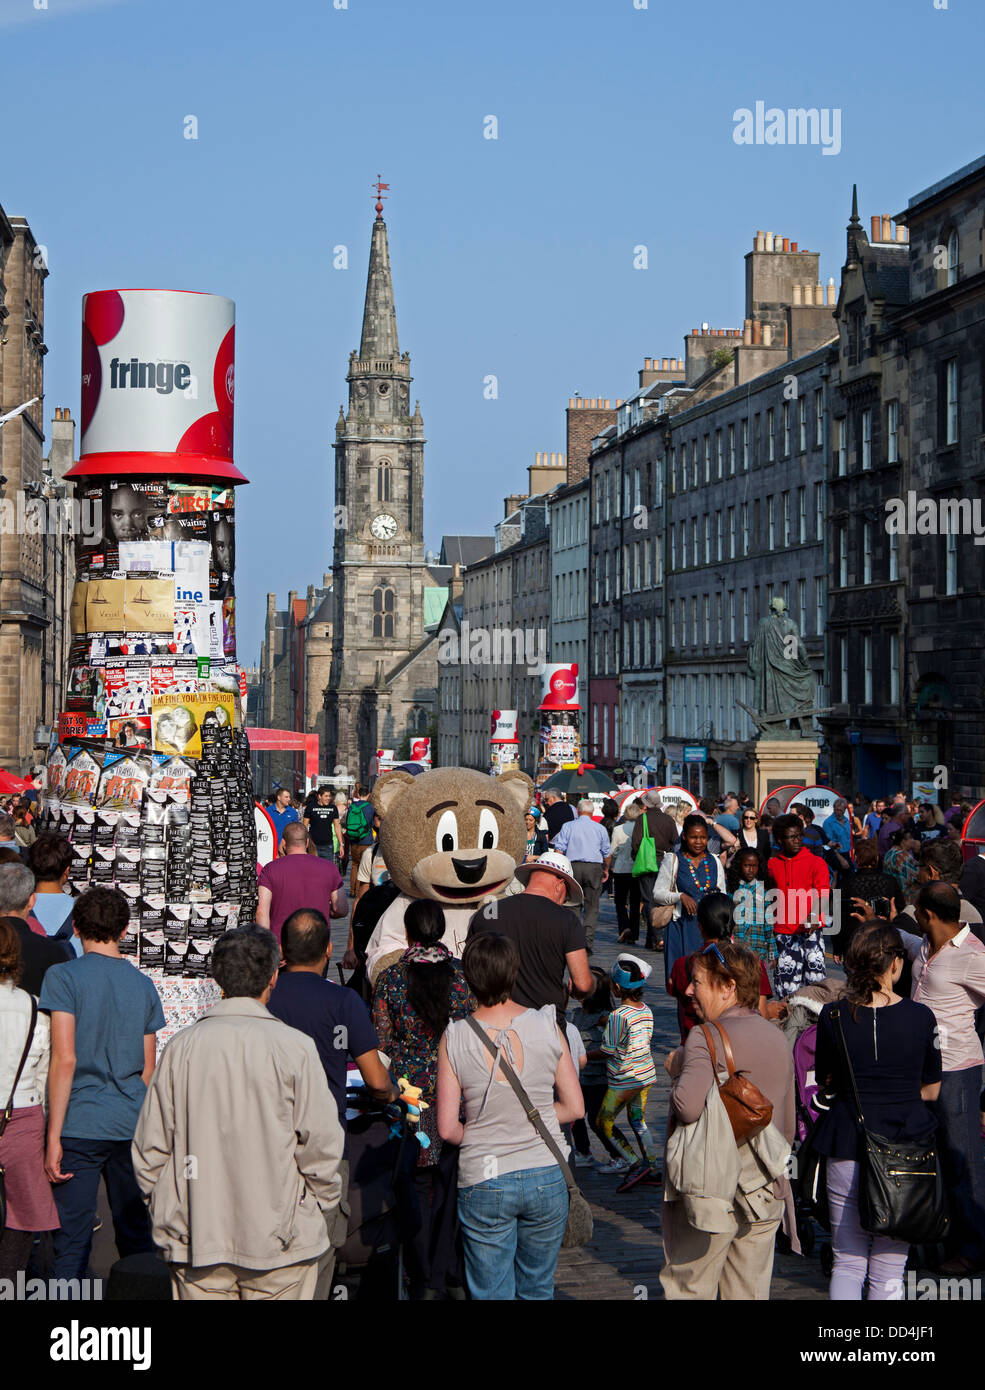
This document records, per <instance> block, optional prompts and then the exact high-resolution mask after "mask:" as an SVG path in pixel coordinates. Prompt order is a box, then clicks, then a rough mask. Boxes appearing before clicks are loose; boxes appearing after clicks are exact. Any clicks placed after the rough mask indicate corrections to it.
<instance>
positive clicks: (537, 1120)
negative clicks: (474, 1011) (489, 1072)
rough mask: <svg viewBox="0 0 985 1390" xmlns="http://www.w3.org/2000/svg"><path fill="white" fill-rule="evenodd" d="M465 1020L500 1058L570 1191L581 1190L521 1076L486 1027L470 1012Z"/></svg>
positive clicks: (519, 1098) (487, 1047)
mask: <svg viewBox="0 0 985 1390" xmlns="http://www.w3.org/2000/svg"><path fill="white" fill-rule="evenodd" d="M465 1022H466V1023H467V1024H468V1025H469V1027H470V1028H471V1029H472V1031H473V1032H474V1033H477V1034H478V1035H479V1037H480V1038H481V1039H482V1041H483V1043H484V1044H485V1046H486V1050H487V1051H488V1052H491V1053H492V1055H493V1057H494V1058H497V1057H498V1058H499V1065H500V1067H501V1068H502V1070H503V1075H504V1076H505V1077H506V1079H507V1081H508V1082H509V1083H510V1085H511V1086H512V1087H513V1090H514V1092H515V1094H516V1098H517V1100H518V1101H519V1102H520V1104H521V1105H522V1106H523V1109H524V1112H525V1113H526V1116H527V1119H528V1120H529V1121H530V1123H531V1124H532V1125H533V1127H534V1129H535V1130H536V1131H537V1133H538V1134H539V1135H540V1137H541V1139H543V1141H544V1143H545V1144H546V1145H547V1147H548V1148H549V1149H550V1151H551V1155H552V1156H553V1158H554V1160H555V1162H556V1163H557V1164H558V1166H559V1168H560V1169H561V1172H562V1173H563V1174H564V1181H565V1183H566V1184H567V1187H568V1191H569V1192H571V1191H573V1190H577V1191H580V1190H581V1189H580V1188H579V1187H578V1184H577V1183H576V1182H575V1180H574V1178H573V1177H572V1174H571V1169H570V1168H569V1167H568V1160H567V1159H566V1158H565V1156H564V1154H563V1153H562V1152H561V1150H560V1149H559V1148H558V1146H557V1144H556V1143H555V1141H554V1138H553V1136H552V1134H551V1132H550V1130H549V1129H548V1128H547V1126H546V1125H545V1124H544V1121H543V1119H542V1117H541V1113H540V1111H539V1110H538V1109H537V1107H536V1105H534V1104H533V1103H532V1101H531V1099H530V1097H529V1096H528V1095H527V1093H526V1091H525V1090H524V1089H523V1086H522V1085H521V1083H520V1078H519V1077H518V1076H517V1074H516V1072H515V1071H514V1070H513V1068H512V1067H511V1066H510V1064H509V1062H508V1061H507V1060H506V1058H505V1057H504V1056H503V1054H502V1052H498V1051H497V1049H496V1046H495V1044H494V1043H493V1040H492V1038H490V1036H489V1034H488V1033H487V1032H486V1030H485V1028H483V1027H482V1025H481V1024H480V1023H476V1021H475V1019H474V1018H473V1017H472V1015H471V1014H469V1016H468V1018H467V1019H466V1020H465ZM558 1032H560V1029H558Z"/></svg>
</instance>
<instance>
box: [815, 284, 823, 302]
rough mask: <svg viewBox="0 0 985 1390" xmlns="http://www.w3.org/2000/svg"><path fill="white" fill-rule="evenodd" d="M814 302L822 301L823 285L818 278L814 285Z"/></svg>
mask: <svg viewBox="0 0 985 1390" xmlns="http://www.w3.org/2000/svg"><path fill="white" fill-rule="evenodd" d="M814 303H815V304H823V303H824V286H823V285H822V284H821V282H820V280H818V282H817V284H816V285H815V286H814Z"/></svg>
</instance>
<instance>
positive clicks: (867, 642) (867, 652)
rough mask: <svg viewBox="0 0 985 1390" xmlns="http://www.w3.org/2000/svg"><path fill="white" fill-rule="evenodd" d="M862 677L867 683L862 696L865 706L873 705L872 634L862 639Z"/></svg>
mask: <svg viewBox="0 0 985 1390" xmlns="http://www.w3.org/2000/svg"><path fill="white" fill-rule="evenodd" d="M862 677H863V680H864V683H865V688H864V694H863V696H862V703H863V705H871V704H872V633H871V632H867V633H866V634H865V635H864V637H863V638H862Z"/></svg>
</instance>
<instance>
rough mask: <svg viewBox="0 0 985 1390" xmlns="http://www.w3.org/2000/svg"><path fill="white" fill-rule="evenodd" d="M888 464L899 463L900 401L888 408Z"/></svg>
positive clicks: (891, 403)
mask: <svg viewBox="0 0 985 1390" xmlns="http://www.w3.org/2000/svg"><path fill="white" fill-rule="evenodd" d="M886 462H887V463H898V462H899V401H890V402H889V403H888V404H887V406H886Z"/></svg>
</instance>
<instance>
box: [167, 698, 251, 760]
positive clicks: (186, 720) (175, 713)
mask: <svg viewBox="0 0 985 1390" xmlns="http://www.w3.org/2000/svg"><path fill="white" fill-rule="evenodd" d="M234 716H235V697H234V696H233V695H231V694H229V693H227V692H225V691H209V692H206V693H203V694H196V695H190V694H189V695H181V694H176V695H165V694H162V695H160V696H155V698H154V701H153V705H152V708H151V727H152V730H153V742H154V749H155V751H156V752H158V753H172V754H177V755H180V756H182V757H186V758H200V757H201V756H202V729H203V725H204V724H205V723H206V721H207V720H208V719H210V718H211V719H212V721H213V722H216V723H218V725H219V726H220V727H226V728H229V729H231V728H232V727H233V721H234Z"/></svg>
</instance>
